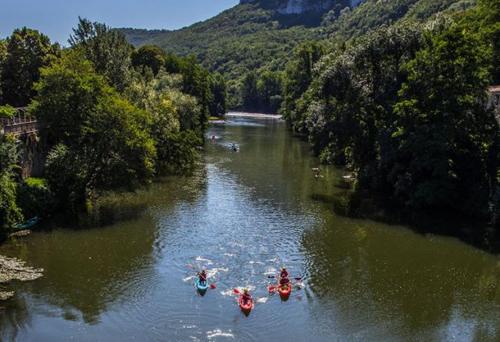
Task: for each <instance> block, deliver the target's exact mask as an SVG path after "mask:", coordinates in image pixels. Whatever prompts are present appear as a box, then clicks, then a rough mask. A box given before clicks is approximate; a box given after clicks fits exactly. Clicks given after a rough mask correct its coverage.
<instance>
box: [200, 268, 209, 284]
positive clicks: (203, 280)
mask: <svg viewBox="0 0 500 342" xmlns="http://www.w3.org/2000/svg"><path fill="white" fill-rule="evenodd" d="M198 276H199V279H200V283H202V284H206V282H207V272H206V271H205V270H202V271H201V272H200V273H198Z"/></svg>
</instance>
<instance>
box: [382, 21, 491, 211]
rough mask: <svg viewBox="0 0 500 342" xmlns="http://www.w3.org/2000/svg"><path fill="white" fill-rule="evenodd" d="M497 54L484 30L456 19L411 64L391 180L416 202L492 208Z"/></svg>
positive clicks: (402, 99) (399, 112)
mask: <svg viewBox="0 0 500 342" xmlns="http://www.w3.org/2000/svg"><path fill="white" fill-rule="evenodd" d="M490 60H491V59H490V54H489V53H488V50H487V49H485V46H484V45H483V44H482V43H481V41H480V40H478V39H477V36H475V35H472V34H469V33H467V31H465V30H464V29H463V28H462V27H461V26H458V25H453V26H452V27H451V28H449V29H447V30H445V31H444V32H442V33H439V34H435V35H434V36H433V37H430V38H428V39H427V41H426V46H425V48H424V49H422V50H421V51H419V52H418V54H417V57H416V58H415V60H413V61H411V62H410V63H408V64H407V66H406V68H407V70H408V74H409V75H408V80H407V82H405V84H404V85H403V86H402V88H401V91H400V100H399V102H398V103H397V104H396V106H395V112H396V114H397V116H398V119H397V130H396V131H395V133H394V134H393V139H394V140H395V141H396V143H397V146H398V149H397V154H396V156H395V160H394V162H393V167H392V172H391V182H392V183H393V184H394V191H395V195H396V197H397V198H400V199H401V200H403V201H405V203H407V204H408V205H409V206H411V207H413V208H419V209H421V208H429V207H432V208H444V209H453V210H463V211H465V212H467V213H469V214H480V215H485V214H486V212H487V201H488V195H489V193H490V190H491V189H490V186H491V183H490V180H491V177H490V175H489V174H488V159H489V155H490V150H491V149H492V148H494V147H495V146H494V144H495V141H497V139H498V134H499V133H498V132H499V131H498V123H497V121H496V120H495V117H494V115H493V113H492V112H491V111H488V110H486V91H485V90H486V88H487V86H488V84H489V73H488V71H489V63H488V62H489V61H490ZM495 176H496V175H495Z"/></svg>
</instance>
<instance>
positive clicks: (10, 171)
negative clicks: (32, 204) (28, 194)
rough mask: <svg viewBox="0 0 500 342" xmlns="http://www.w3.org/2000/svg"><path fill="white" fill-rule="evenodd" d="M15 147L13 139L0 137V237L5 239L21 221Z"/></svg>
mask: <svg viewBox="0 0 500 342" xmlns="http://www.w3.org/2000/svg"><path fill="white" fill-rule="evenodd" d="M17 159H18V155H17V146H16V144H15V141H14V139H13V138H11V137H9V136H5V135H3V136H0V237H5V235H6V234H7V233H8V231H9V230H10V229H11V228H12V226H13V225H14V224H16V223H19V222H21V221H22V219H23V216H22V213H21V210H20V209H19V207H18V206H17V203H16V197H17V184H16V181H15V169H16V165H17Z"/></svg>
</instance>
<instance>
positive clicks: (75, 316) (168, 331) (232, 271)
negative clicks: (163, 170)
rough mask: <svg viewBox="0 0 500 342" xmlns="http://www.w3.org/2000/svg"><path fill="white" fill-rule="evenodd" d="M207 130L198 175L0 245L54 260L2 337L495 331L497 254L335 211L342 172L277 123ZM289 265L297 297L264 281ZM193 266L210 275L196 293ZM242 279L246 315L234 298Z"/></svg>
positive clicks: (461, 337)
mask: <svg viewBox="0 0 500 342" xmlns="http://www.w3.org/2000/svg"><path fill="white" fill-rule="evenodd" d="M212 135H215V136H216V137H217V139H216V140H215V141H214V142H212V141H210V140H208V141H207V144H206V149H205V152H204V157H203V158H204V160H203V164H202V165H201V166H200V168H199V169H198V170H197V171H196V172H195V174H194V175H193V176H190V177H177V178H169V179H166V180H164V181H162V182H159V183H157V184H154V185H153V186H151V187H150V188H149V189H148V190H144V191H139V192H138V193H137V194H133V195H126V196H122V197H121V198H119V199H117V200H116V203H114V207H113V208H114V209H113V210H108V213H107V215H110V217H112V218H113V219H115V220H116V222H118V223H114V224H111V225H108V226H105V227H101V228H94V229H67V228H66V229H54V230H51V231H50V232H38V233H34V234H32V236H30V237H29V238H27V239H24V240H23V239H20V240H17V241H13V242H10V243H7V244H5V245H3V246H1V247H0V254H4V255H7V256H14V257H18V258H20V259H22V260H25V261H27V263H28V265H30V266H34V267H42V268H44V269H45V274H44V277H43V278H41V279H39V280H36V281H33V282H28V283H21V284H16V286H15V290H16V292H17V294H16V297H15V298H14V299H13V300H11V301H8V302H6V303H3V304H2V305H3V306H4V308H3V311H1V312H2V313H1V320H0V331H1V332H0V337H1V338H2V340H19V341H51V342H53V341H68V340H75V341H276V340H282V341H284V340H287V341H311V342H313V341H335V340H339V341H372V340H373V341H400V340H405V341H417V340H418V341H433V340H456V341H473V340H475V341H495V340H496V341H498V340H499V339H500V257H499V256H495V255H492V254H488V253H486V252H484V251H481V250H479V249H475V248H473V247H471V246H469V245H467V244H464V243H463V242H460V241H459V240H457V239H454V238H445V237H439V236H434V235H421V234H418V233H415V232H413V231H412V230H410V229H408V228H405V227H401V226H389V225H385V224H383V223H379V222H374V221H370V220H357V219H350V218H347V217H342V216H338V215H336V214H334V212H333V211H332V208H331V207H332V204H331V201H330V199H332V198H334V197H335V196H340V195H341V194H342V193H343V192H344V191H346V190H344V189H343V187H342V186H340V184H341V182H342V176H343V173H342V171H339V170H336V169H334V168H328V167H322V172H321V177H320V178H315V177H314V174H313V172H312V171H311V169H312V168H314V167H317V166H318V160H317V159H315V158H313V157H311V155H310V153H309V149H308V146H307V144H306V143H304V142H301V141H300V140H298V139H296V138H294V137H292V135H291V134H290V133H289V132H288V131H287V129H286V126H285V124H284V123H283V122H281V121H279V120H275V119H269V118H267V119H252V118H241V117H239V118H231V119H229V121H228V122H227V124H226V125H215V126H213V127H211V128H210V129H209V132H208V133H207V136H209V137H211V136H212ZM232 143H236V144H237V145H238V146H239V148H240V150H239V151H238V152H233V151H232V150H231V149H230V146H231V144H232ZM282 265H286V266H287V268H288V269H289V271H290V272H291V274H292V276H294V277H303V280H302V282H301V283H302V284H301V285H302V288H301V289H298V288H294V290H293V292H292V294H291V297H290V299H289V300H288V301H281V300H280V298H279V296H276V295H269V294H268V291H267V289H266V287H267V286H268V285H269V284H270V282H271V280H270V279H269V278H268V276H267V275H268V274H274V273H275V272H276V270H277V269H278V268H279V267H280V266H282ZM200 268H207V269H208V271H209V275H210V276H211V278H210V280H211V281H212V282H214V283H215V285H216V289H210V290H209V291H208V292H207V293H206V295H205V296H203V297H202V296H200V295H199V294H197V292H196V291H195V289H194V287H193V278H192V277H193V275H194V273H195V272H196V271H197V270H198V269H200ZM243 286H246V287H249V288H250V289H251V290H252V293H253V295H254V297H255V298H256V299H257V304H256V306H255V308H254V310H253V311H252V313H251V314H250V315H249V316H248V317H246V316H244V315H243V314H242V313H241V312H240V310H239V308H238V306H237V304H236V298H235V296H234V295H232V290H233V288H235V287H243Z"/></svg>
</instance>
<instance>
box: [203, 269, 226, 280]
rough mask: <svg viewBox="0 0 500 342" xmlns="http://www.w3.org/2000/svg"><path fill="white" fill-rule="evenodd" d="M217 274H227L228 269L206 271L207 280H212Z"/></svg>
mask: <svg viewBox="0 0 500 342" xmlns="http://www.w3.org/2000/svg"><path fill="white" fill-rule="evenodd" d="M219 272H229V268H223V267H216V268H212V269H209V270H207V278H214V277H215V276H216V275H217V273H219Z"/></svg>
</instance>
